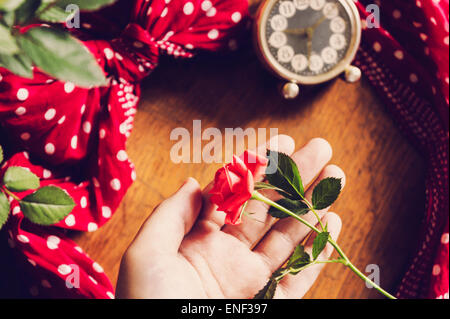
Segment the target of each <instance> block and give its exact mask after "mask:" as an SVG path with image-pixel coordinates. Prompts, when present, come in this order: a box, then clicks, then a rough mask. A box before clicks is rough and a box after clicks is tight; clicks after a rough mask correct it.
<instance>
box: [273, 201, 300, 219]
mask: <svg viewBox="0 0 450 319" xmlns="http://www.w3.org/2000/svg"><path fill="white" fill-rule="evenodd" d="M276 203H277V204H278V205H280V206H283V207H284V208H286V209H288V210H290V211H291V212H293V213H294V214H296V215H299V216H300V215H305V214H307V213H308V212H309V208H308V205H306V204H305V203H304V202H302V201H299V200H292V199H288V198H282V199H280V200H279V201H277V202H276ZM269 214H270V215H271V216H272V217H275V218H280V219H281V218H286V217H290V216H289V215H288V214H286V213H285V212H282V211H281V210H279V209H277V208H275V207H273V206H271V207H270V209H269Z"/></svg>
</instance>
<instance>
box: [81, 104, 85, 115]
mask: <svg viewBox="0 0 450 319" xmlns="http://www.w3.org/2000/svg"><path fill="white" fill-rule="evenodd" d="M84 111H86V104H83V105H82V106H81V109H80V112H81V114H84Z"/></svg>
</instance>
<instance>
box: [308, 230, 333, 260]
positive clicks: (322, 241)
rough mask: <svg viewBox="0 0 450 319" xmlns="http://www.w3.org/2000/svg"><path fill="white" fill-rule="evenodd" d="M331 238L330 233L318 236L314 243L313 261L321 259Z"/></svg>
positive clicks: (322, 233)
mask: <svg viewBox="0 0 450 319" xmlns="http://www.w3.org/2000/svg"><path fill="white" fill-rule="evenodd" d="M329 237H330V233H329V232H326V231H325V232H321V233H320V234H317V236H316V238H315V239H314V242H313V249H312V256H313V260H316V259H317V257H319V255H320V253H321V252H322V251H323V250H324V249H325V246H326V245H327V242H328V238H329Z"/></svg>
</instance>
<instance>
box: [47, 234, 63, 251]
mask: <svg viewBox="0 0 450 319" xmlns="http://www.w3.org/2000/svg"><path fill="white" fill-rule="evenodd" d="M60 242H61V239H59V237H56V236H48V238H47V247H48V249H51V250H55V249H58V248H59V243H60Z"/></svg>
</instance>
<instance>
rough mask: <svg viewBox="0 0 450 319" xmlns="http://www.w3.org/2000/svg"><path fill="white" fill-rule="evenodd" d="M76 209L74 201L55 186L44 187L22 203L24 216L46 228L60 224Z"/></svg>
mask: <svg viewBox="0 0 450 319" xmlns="http://www.w3.org/2000/svg"><path fill="white" fill-rule="evenodd" d="M74 207H75V202H74V201H73V199H72V198H71V197H70V196H69V195H68V194H67V193H66V192H65V191H63V190H62V189H61V188H58V187H55V186H47V187H43V188H41V189H39V190H37V191H36V192H34V193H33V194H30V195H28V196H26V197H25V198H24V199H22V200H21V201H20V208H21V209H22V212H23V213H24V215H25V216H26V217H27V218H28V219H29V220H30V221H32V222H33V223H35V224H38V225H44V226H50V225H53V224H56V223H58V222H60V221H61V220H63V219H64V218H65V217H66V216H67V215H69V214H70V212H71V211H72V209H73V208H74Z"/></svg>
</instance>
